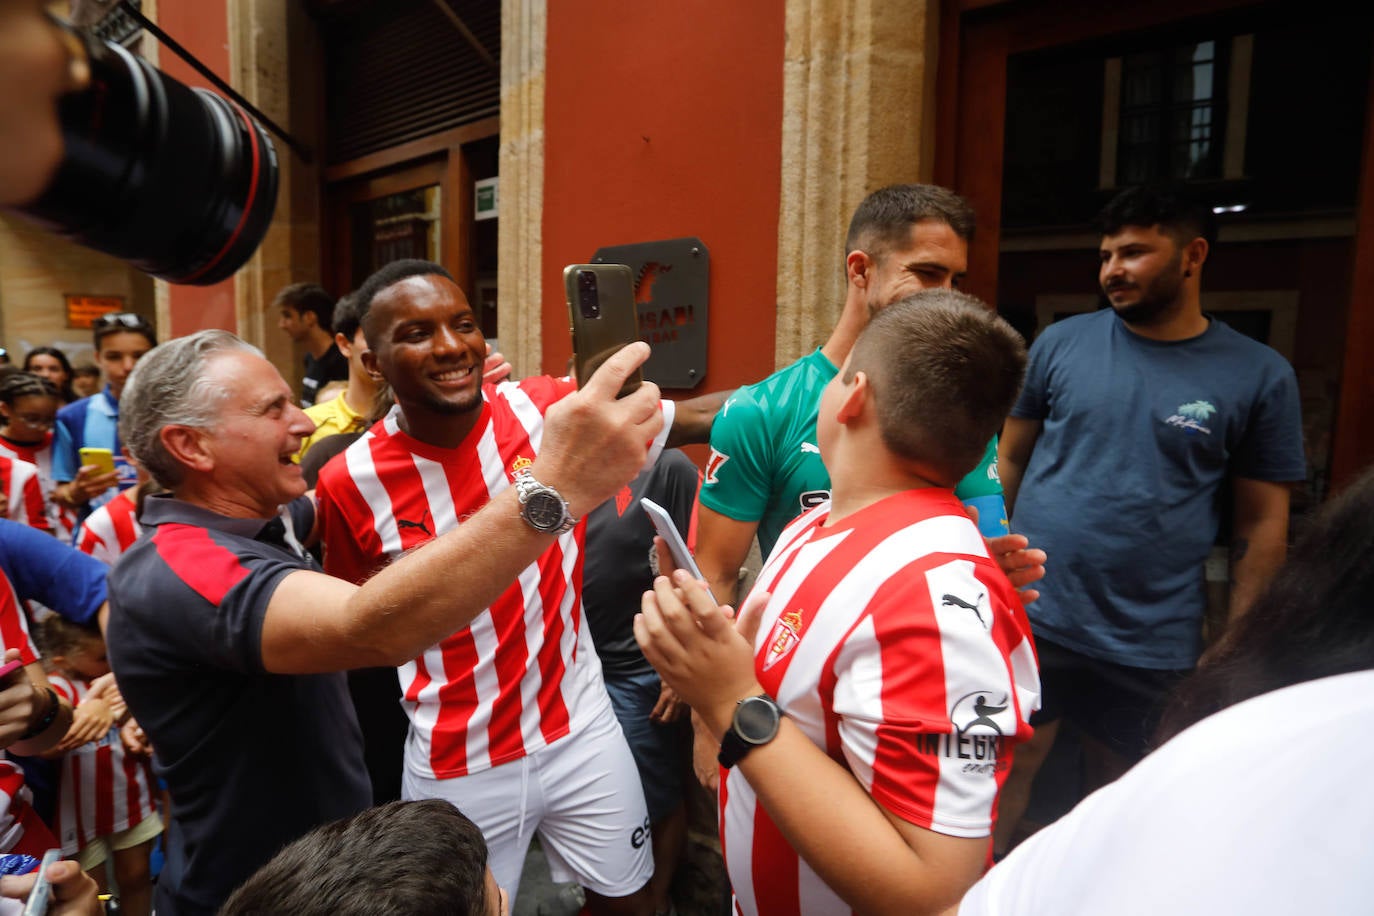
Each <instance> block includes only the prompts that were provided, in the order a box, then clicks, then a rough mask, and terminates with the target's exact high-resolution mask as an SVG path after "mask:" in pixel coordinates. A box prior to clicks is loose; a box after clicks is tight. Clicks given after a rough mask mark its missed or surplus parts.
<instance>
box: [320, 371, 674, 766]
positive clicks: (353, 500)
mask: <svg viewBox="0 0 1374 916" xmlns="http://www.w3.org/2000/svg"><path fill="white" fill-rule="evenodd" d="M574 390H575V385H574V383H573V382H571V381H569V380H568V379H554V378H550V377H547V376H541V377H534V378H528V379H525V380H523V381H521V382H520V383H518V384H516V383H510V382H507V383H503V384H501V385H499V386H487V387H485V388H484V389H483V395H484V403H483V405H482V408H481V415H480V416H479V418H478V420H477V422H476V424H475V425H474V427H473V429H472V431H471V433H469V435H468V437H467V439H466V440H464V441H463V443H462V444H461V445H459V446H458V447H457V448H454V449H442V448H436V447H435V446H431V445H427V444H425V443H423V442H420V441H419V440H417V439H414V438H412V437H411V436H408V435H406V434H405V433H404V432H402V431H401V430H400V428H399V426H398V423H397V418H398V416H399V408H396V409H393V410H392V412H391V413H390V414H389V415H388V416H387V417H386V418H385V419H384V420H382V421H381V422H380V423H378V424H376V425H374V426H373V427H372V428H371V429H370V430H369V431H368V432H367V433H366V434H365V435H364V436H363V438H361V439H359V440H358V441H357V442H355V443H354V444H353V445H352V446H350V447H349V448H348V450H347V451H346V452H344V460H343V461H339V460H335V461H333V462H331V463H330V464H328V465H326V466H325V468H324V470H322V471H321V472H320V478H319V484H318V487H317V488H316V491H315V493H316V498H317V499H318V501H319V520H320V527H321V530H322V532H323V535H324V551H325V552H324V564H325V571H326V572H328V573H330V574H331V575H335V576H339V577H341V578H344V579H348V580H349V581H352V582H361V581H363V580H364V579H366V578H368V577H369V576H371V575H372V574H373V573H375V572H376V571H377V570H378V569H379V568H380V567H382V566H384V565H386V564H387V563H388V562H390V561H392V560H395V559H396V558H397V557H399V556H400V555H401V554H403V553H405V552H406V551H408V550H410V549H412V548H415V547H418V546H420V545H421V544H424V543H425V542H426V541H429V540H431V539H433V538H434V537H436V536H438V535H440V534H443V533H445V532H447V531H450V530H452V529H453V528H454V527H456V526H457V525H459V524H461V521H462V519H464V518H466V517H468V516H470V515H472V514H473V513H474V512H477V511H478V510H479V509H481V508H482V507H483V506H485V505H486V504H487V503H488V502H489V501H490V500H492V499H493V498H495V497H496V496H497V495H498V494H500V493H501V492H503V491H504V490H505V489H506V488H507V487H509V486H510V485H511V479H512V478H513V476H514V474H515V472H516V471H518V470H520V469H521V468H522V467H525V466H527V465H528V464H529V463H531V462H532V461H533V460H534V458H535V456H536V455H537V454H538V451H539V443H540V439H541V437H542V435H543V430H544V411H545V410H547V409H548V407H549V405H551V404H553V403H554V402H556V401H558V400H559V399H560V398H562V397H564V396H565V395H567V394H570V393H572V391H574ZM664 415H665V416H664V419H665V421H666V422H665V423H664V430H663V432H662V433H661V434H660V435H659V437H658V439H657V440H656V441H655V442H654V443H653V446H652V448H651V450H650V451H651V454H650V460H651V461H652V460H653V459H654V458H655V457H657V454H658V452H659V451H660V450H661V449H662V445H663V441H664V440H665V439H666V438H667V430H668V428H669V427H671V426H672V418H673V405H672V402H671V401H665V402H664ZM584 527H585V526H584V525H582V524H580V523H579V524H578V525H577V526H576V527H575V528H574V529H573V530H572V531H569V532H567V533H565V534H563V535H562V536H561V537H559V538H558V540H557V541H556V542H555V543H554V545H553V546H551V547H550V548H549V549H548V550H547V551H545V553H544V554H543V556H541V557H540V558H539V559H538V560H537V561H536V562H534V563H532V564H530V565H529V566H527V567H526V568H525V569H524V570H523V571H522V572H521V573H520V575H519V577H518V578H517V580H516V581H515V582H514V583H512V584H511V586H510V587H509V588H508V589H507V590H506V591H505V592H504V593H503V594H502V595H501V597H500V598H498V599H497V600H496V601H495V602H494V603H493V604H492V605H491V606H490V607H489V608H487V610H486V611H484V612H483V613H482V614H480V615H479V616H478V617H477V618H476V619H475V620H474V621H473V622H472V624H471V625H469V626H468V627H466V628H465V629H462V630H459V631H458V632H456V633H454V634H453V635H451V636H449V637H448V638H446V639H444V640H443V641H442V642H440V643H439V644H438V645H436V646H432V647H431V648H429V649H427V650H426V651H425V652H424V654H423V655H421V656H420V657H419V658H417V659H415V660H414V661H412V662H409V663H408V664H406V665H403V666H402V667H401V668H400V669H399V672H400V679H401V689H402V692H403V694H404V699H403V703H404V705H405V707H406V711H407V713H408V714H409V716H410V723H411V728H410V734H409V737H408V739H407V741H406V753H405V759H406V766H407V767H408V768H409V769H410V772H413V773H415V774H417V775H421V776H427V777H433V778H438V779H449V778H453V777H457V776H463V775H466V774H468V773H475V772H480V771H482V770H485V769H487V768H489V767H493V766H497V765H499V764H502V763H506V762H508V761H511V760H516V759H518V758H520V757H523V756H525V755H527V754H531V753H534V752H535V751H537V750H539V749H541V748H543V747H545V746H547V745H548V744H550V743H552V742H554V741H556V740H558V739H559V738H562V737H563V736H565V735H568V734H570V733H571V732H574V731H576V730H577V729H578V728H580V727H581V724H582V723H583V722H584V721H588V720H589V719H590V718H591V717H592V716H593V715H595V714H596V713H597V712H598V710H599V708H600V706H601V705H602V704H606V703H608V702H609V701H608V699H607V696H606V690H605V687H604V685H603V683H602V680H601V663H600V661H599V660H598V659H597V656H596V651H595V649H594V648H593V646H592V643H591V638H590V635H589V634H588V633H587V631H586V628H585V627H584V626H583V624H582V606H581V590H582V545H583V534H584ZM472 562H473V563H481V562H482V558H481V557H480V556H474V557H473V558H472ZM453 582H454V588H455V589H461V588H462V585H463V569H462V567H461V566H459V567H456V568H455V569H454V570H453Z"/></svg>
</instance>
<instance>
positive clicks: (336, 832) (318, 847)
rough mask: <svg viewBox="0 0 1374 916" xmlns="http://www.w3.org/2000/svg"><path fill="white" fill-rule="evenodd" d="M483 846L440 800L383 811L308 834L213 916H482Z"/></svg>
mask: <svg viewBox="0 0 1374 916" xmlns="http://www.w3.org/2000/svg"><path fill="white" fill-rule="evenodd" d="M486 873H487V844H486V841H485V840H484V839H482V832H481V831H480V830H478V829H477V825H476V824H474V823H473V822H472V821H470V820H468V819H467V818H466V817H465V816H464V815H463V814H462V813H461V812H460V811H459V810H458V809H457V808H455V807H453V805H451V804H449V803H448V802H446V801H442V800H440V799H426V800H424V801H402V802H391V803H389V804H385V805H380V806H378V807H376V808H368V809H367V810H366V811H363V812H362V813H361V814H356V815H354V816H353V817H350V818H345V819H344V820H341V821H334V822H333V823H331V824H325V825H324V826H323V827H317V828H315V829H314V830H312V831H310V832H309V833H307V834H306V835H305V836H303V837H301V838H300V839H299V840H296V841H295V842H294V843H292V844H291V845H289V846H287V847H286V848H285V849H283V850H282V851H281V852H279V853H277V855H276V857H274V858H273V859H272V861H270V862H268V863H267V864H266V865H264V866H263V867H262V868H260V869H258V871H257V872H256V873H255V874H254V875H253V876H252V877H251V878H249V879H248V880H247V881H245V882H244V883H243V884H242V885H241V886H240V887H239V889H238V890H236V891H234V893H233V894H232V895H231V896H230V897H229V899H228V901H226V902H225V904H224V907H223V908H222V909H221V910H220V911H219V914H220V916H257V914H264V916H265V914H275V913H292V914H295V916H403V914H405V916H409V914H414V916H481V914H482V913H483V912H484V911H485V907H486Z"/></svg>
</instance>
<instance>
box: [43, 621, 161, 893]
mask: <svg viewBox="0 0 1374 916" xmlns="http://www.w3.org/2000/svg"><path fill="white" fill-rule="evenodd" d="M37 630H38V640H39V644H40V646H41V648H42V651H43V656H44V660H45V663H46V664H47V665H48V666H49V669H50V670H49V681H50V682H51V683H52V686H53V689H55V690H56V691H57V692H58V693H59V694H61V695H62V696H63V697H65V698H66V699H67V700H68V701H69V702H70V703H71V705H72V706H73V708H74V710H75V712H74V714H73V718H72V727H71V728H70V729H69V730H68V732H67V735H66V737H65V738H63V740H62V742H61V743H60V744H58V746H57V748H56V750H55V752H53V755H55V756H60V757H61V759H62V778H61V786H60V788H59V790H58V804H57V823H56V824H55V827H56V832H57V835H58V839H59V841H60V842H61V844H62V855H63V856H64V857H67V858H75V859H76V861H77V862H79V863H80V865H81V868H82V869H83V870H85V871H86V872H88V873H89V874H90V875H91V877H93V878H95V880H96V883H97V884H99V885H100V886H101V889H102V890H103V889H104V888H105V886H106V883H107V882H106V880H105V872H106V869H105V861H106V859H111V858H112V859H113V862H114V878H115V883H116V884H117V885H118V889H119V897H120V903H121V905H122V907H123V911H124V912H125V913H130V914H140V916H146V914H147V913H149V912H150V911H151V907H152V878H151V874H150V870H149V856H150V854H151V853H152V849H153V842H154V840H156V838H157V836H158V835H159V834H160V833H162V820H161V818H159V817H158V814H157V810H156V807H155V805H154V795H153V789H152V787H153V784H154V783H153V776H152V772H151V767H150V765H149V762H148V760H147V759H146V758H145V759H140V758H138V757H135V756H133V755H131V754H128V753H126V751H125V750H124V747H123V745H122V743H121V741H120V737H119V729H118V728H117V727H115V723H116V722H117V721H118V720H119V719H120V718H123V717H124V716H126V715H127V709H126V708H125V707H124V705H123V699H122V698H121V697H119V695H118V691H117V689H114V687H113V684H112V682H111V680H110V679H109V678H108V677H107V676H108V675H109V673H110V666H109V663H108V662H107V661H106V657H105V642H104V640H103V639H101V637H100V632H99V631H98V630H96V629H94V628H87V627H84V626H81V625H79V624H75V623H72V622H70V621H68V620H66V619H64V618H62V617H60V616H58V615H57V614H49V615H48V616H47V617H45V618H43V620H41V621H40V622H39V623H38V626H37Z"/></svg>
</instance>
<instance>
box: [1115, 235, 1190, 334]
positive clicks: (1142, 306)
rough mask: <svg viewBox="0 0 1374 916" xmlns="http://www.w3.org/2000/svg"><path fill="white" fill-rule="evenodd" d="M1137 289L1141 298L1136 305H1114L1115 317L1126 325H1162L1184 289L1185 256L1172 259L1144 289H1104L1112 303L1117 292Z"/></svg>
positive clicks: (1122, 285)
mask: <svg viewBox="0 0 1374 916" xmlns="http://www.w3.org/2000/svg"><path fill="white" fill-rule="evenodd" d="M1132 286H1135V287H1137V288H1138V289H1139V291H1140V295H1139V297H1138V298H1137V299H1136V301H1134V302H1131V303H1127V304H1126V305H1117V304H1116V303H1115V302H1112V303H1111V306H1112V309H1113V310H1114V311H1115V312H1116V317H1118V318H1120V319H1121V320H1122V321H1124V322H1126V323H1127V324H1135V325H1141V326H1149V325H1152V324H1159V323H1161V322H1162V321H1164V320H1165V319H1167V318H1168V317H1170V315H1171V314H1172V313H1173V311H1174V310H1175V307H1176V305H1177V303H1178V298H1179V291H1180V290H1181V289H1182V288H1183V252H1182V251H1180V252H1178V253H1177V254H1175V255H1174V257H1173V259H1172V260H1170V262H1169V263H1168V264H1167V265H1166V266H1165V268H1164V269H1163V270H1161V271H1160V272H1159V273H1158V274H1156V275H1155V277H1154V278H1153V279H1151V280H1150V281H1149V282H1148V283H1146V284H1145V285H1143V286H1142V285H1140V284H1131V283H1109V284H1107V285H1106V286H1104V287H1103V288H1102V291H1103V292H1104V293H1106V294H1107V301H1108V302H1111V293H1112V292H1113V291H1114V290H1119V289H1129V288H1131V287H1132Z"/></svg>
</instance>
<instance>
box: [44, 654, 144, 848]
mask: <svg viewBox="0 0 1374 916" xmlns="http://www.w3.org/2000/svg"><path fill="white" fill-rule="evenodd" d="M48 681H49V682H50V683H51V684H52V686H53V689H54V690H56V691H57V692H58V693H60V694H62V696H64V697H66V698H67V700H68V702H70V703H71V704H72V707H73V708H75V707H76V706H77V705H79V704H80V703H81V701H83V700H84V699H86V693H87V691H88V690H89V689H90V685H89V684H88V683H86V682H85V681H82V680H71V679H68V678H65V677H62V676H61V675H58V674H50V675H48ZM156 784H157V783H156V781H155V780H154V779H153V771H152V767H151V765H150V764H149V762H148V760H146V759H142V758H138V757H134V756H133V755H131V754H128V753H126V752H125V751H124V744H123V742H121V741H120V740H119V729H118V728H111V729H110V730H109V731H108V732H107V733H106V734H105V735H104V737H102V738H100V739H99V740H97V741H91V742H88V743H86V744H83V745H81V746H80V747H78V748H75V749H73V750H71V751H68V752H67V753H66V754H64V755H63V756H62V780H61V783H60V784H59V788H58V794H57V822H56V827H57V838H58V840H59V841H60V842H61V843H62V855H63V856H64V857H66V858H70V857H71V856H73V855H75V854H76V853H77V852H79V851H80V850H82V849H84V848H85V847H86V846H88V845H89V844H90V843H91V842H92V841H93V840H95V839H96V838H97V837H105V836H109V835H110V834H113V833H119V832H120V831H121V830H128V829H129V828H130V827H137V826H138V825H139V824H140V823H142V822H143V820H144V818H146V817H148V816H149V815H151V814H152V813H153V811H154V810H155V803H154V796H153V786H155V785H156Z"/></svg>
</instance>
